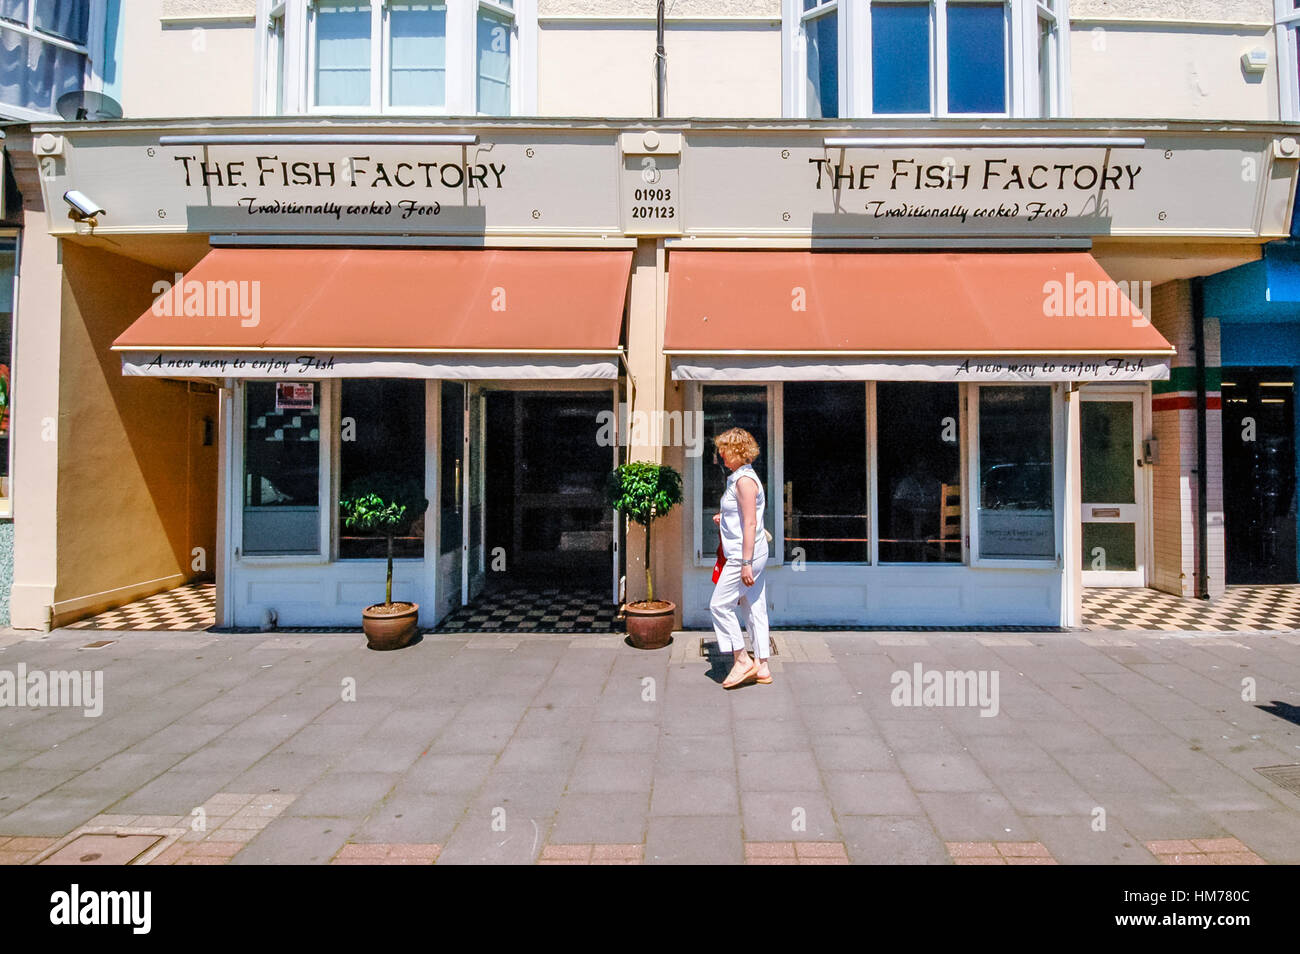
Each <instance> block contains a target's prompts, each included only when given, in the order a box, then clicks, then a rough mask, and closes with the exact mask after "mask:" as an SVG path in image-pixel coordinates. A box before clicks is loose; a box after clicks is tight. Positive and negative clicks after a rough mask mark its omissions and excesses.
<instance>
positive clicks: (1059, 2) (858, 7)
mask: <svg viewBox="0 0 1300 954" xmlns="http://www.w3.org/2000/svg"><path fill="white" fill-rule="evenodd" d="M782 2H783V6H782V31H781V32H782V49H783V51H784V59H785V63H784V69H785V76H786V82H785V84H784V87H785V88H784V91H783V97H782V99H783V107H784V109H785V114H786V116H787V117H789V118H808V103H807V90H806V72H807V37H806V32H805V30H804V24H805V22H806V21H807V20H808V19H809V18H810V17H815V16H816V15H819V14H821V13H823V12H826V11H828V10H830V9H834V11H835V15H836V16H837V17H838V19H839V114H840V118H841V119H864V118H885V119H901V120H908V119H913V120H926V119H969V120H974V121H978V120H982V119H1001V118H1021V117H1029V118H1037V117H1039V116H1041V115H1042V105H1041V104H1040V102H1039V100H1040V96H1039V75H1040V74H1039V63H1038V24H1039V19H1040V15H1041V14H1042V13H1044V12H1046V13H1049V14H1050V15H1051V16H1052V17H1053V18H1054V21H1055V23H1056V31H1055V32H1056V36H1055V39H1054V43H1053V45H1054V50H1055V56H1054V63H1053V64H1051V74H1050V77H1051V83H1052V90H1053V98H1054V100H1055V102H1053V103H1051V104H1049V107H1050V108H1051V109H1053V110H1055V111H1054V112H1050V113H1048V115H1051V116H1065V115H1068V112H1069V96H1068V86H1069V84H1068V82H1067V77H1068V75H1069V53H1068V51H1069V23H1070V20H1069V8H1068V0H831V2H823V3H822V4H821V5H819V6H818V7H816V8H814V9H813V10H809V11H804V10H803V2H802V0H782ZM917 2H925V3H928V5H929V10H930V110H929V111H928V112H923V113H877V112H875V111H874V108H873V102H872V95H873V88H872V62H871V10H872V6H873V4H880V5H882V6H883V5H891V4H899V3H917ZM991 2H1001V3H1002V5H1003V10H1004V21H1003V22H1004V29H1005V35H1006V44H1007V45H1006V52H1007V60H1006V63H1007V69H1006V89H1005V96H1006V109H1005V110H1004V111H1003V112H1000V113H968V112H953V111H951V110H950V109H949V108H948V68H947V66H948V49H947V48H948V44H947V10H948V7H949V6H950V5H952V6H958V5H961V4H964V3H991ZM1277 2H1283V0H1277Z"/></svg>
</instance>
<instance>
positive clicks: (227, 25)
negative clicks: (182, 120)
mask: <svg viewBox="0 0 1300 954" xmlns="http://www.w3.org/2000/svg"><path fill="white" fill-rule="evenodd" d="M253 6H254V4H252V3H248V2H244V0H239V2H235V0H230V2H223V0H188V2H182V0H127V2H125V3H123V7H124V9H125V18H124V19H125V29H124V40H123V60H122V100H123V102H122V108H123V112H124V113H125V114H126V116H127V117H128V118H131V119H136V118H141V119H144V118H156V117H166V116H250V115H253V114H254V113H255V112H256V108H255V98H254V86H255V75H256V69H255V66H256V60H255V54H254V47H255V44H254V42H253V38H254V29H253V26H254V24H253V19H252V16H253V10H252V7H253ZM164 16H166V17H167V19H164ZM214 16H223V17H228V19H211V18H212V17H214Z"/></svg>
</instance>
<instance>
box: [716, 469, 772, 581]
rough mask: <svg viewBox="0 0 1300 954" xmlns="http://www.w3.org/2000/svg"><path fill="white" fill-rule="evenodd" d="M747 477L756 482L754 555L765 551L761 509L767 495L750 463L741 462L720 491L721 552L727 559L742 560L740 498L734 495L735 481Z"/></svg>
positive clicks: (756, 555) (765, 544)
mask: <svg viewBox="0 0 1300 954" xmlns="http://www.w3.org/2000/svg"><path fill="white" fill-rule="evenodd" d="M741 477H749V478H750V479H752V480H753V481H754V483H756V484H758V499H757V500H756V501H755V507H754V520H755V524H756V526H755V528H754V557H755V558H756V559H757V558H758V557H759V556H761V555H762V554H763V553H765V552H767V537H766V536H765V535H764V533H763V510H764V508H765V506H766V504H767V497H766V495H765V494H764V493H763V482H762V481H761V480H759V479H758V474H757V473H755V472H754V468H753V466H752V465H750V464H742V465H741V466H739V467H737V468H736V469H735V470H733V471H732V472H731V474H730V476H728V477H727V488H726V489H725V490H724V491H723V492H722V553H723V555H724V556H726V558H727V559H728V560H743V559H744V552H745V551H744V547H745V538H744V535H743V532H744V531H743V528H742V527H741V523H740V499H739V497H737V496H736V481H737V480H739V479H740V478H741Z"/></svg>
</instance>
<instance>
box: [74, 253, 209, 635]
mask: <svg viewBox="0 0 1300 954" xmlns="http://www.w3.org/2000/svg"><path fill="white" fill-rule="evenodd" d="M63 275H64V282H63V304H62V333H61V340H60V359H61V374H60V385H59V420H58V429H59V446H60V448H61V451H62V452H61V453H60V454H59V466H58V501H57V513H58V518H57V524H56V525H57V528H58V529H57V533H58V540H57V554H58V571H57V580H56V585H55V612H56V625H57V624H58V623H59V622H63V621H66V620H67V619H69V618H76V617H80V616H84V615H87V614H88V613H91V612H95V611H98V610H100V609H103V608H105V607H106V606H108V605H116V604H119V603H122V602H125V601H126V600H128V599H131V598H136V597H139V596H141V595H144V593H145V592H146V591H147V592H156V591H158V590H160V589H165V588H167V587H169V586H171V585H175V584H176V583H179V582H181V581H182V580H185V579H190V578H193V577H195V576H197V575H200V574H196V573H194V572H193V571H192V569H191V563H192V556H191V551H192V549H193V548H194V547H196V546H197V547H204V548H205V549H206V553H207V568H208V573H207V574H205V575H207V576H210V575H211V570H212V565H213V564H212V556H211V555H212V553H213V551H214V548H215V544H216V478H217V466H218V464H217V447H216V442H215V440H214V442H213V445H212V446H210V447H204V446H202V440H203V417H204V416H205V415H210V416H211V417H212V418H213V420H214V421H215V419H216V415H217V405H216V397H215V395H212V394H203V393H191V392H190V391H189V389H188V388H187V386H186V385H185V384H184V383H177V382H169V381H153V380H146V379H143V378H129V377H124V376H123V375H122V369H121V361H120V359H119V357H118V356H117V355H116V354H114V353H113V352H112V351H111V350H110V348H111V346H112V343H113V339H114V338H115V337H117V335H118V334H120V333H121V332H122V331H123V330H124V329H125V328H126V327H127V325H129V324H130V323H131V322H132V321H133V320H134V319H135V318H137V317H138V316H139V315H140V314H142V313H143V312H144V311H145V310H146V309H147V308H148V307H149V305H150V303H151V301H152V300H153V284H154V282H156V281H158V280H159V279H170V278H171V277H172V276H171V275H169V274H167V273H165V272H162V271H159V270H157V269H155V268H152V267H151V266H148V265H144V264H141V263H139V262H135V261H132V260H130V259H126V258H123V257H121V256H119V255H114V254H111V253H108V252H104V251H100V250H98V249H90V248H86V247H83V246H80V245H76V244H74V243H70V242H69V243H65V244H64V259H63ZM214 434H215V431H214Z"/></svg>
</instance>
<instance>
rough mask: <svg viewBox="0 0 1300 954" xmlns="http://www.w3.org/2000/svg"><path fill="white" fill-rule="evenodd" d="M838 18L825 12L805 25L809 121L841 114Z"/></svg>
mask: <svg viewBox="0 0 1300 954" xmlns="http://www.w3.org/2000/svg"><path fill="white" fill-rule="evenodd" d="M838 21H839V17H837V16H836V14H835V13H834V12H831V13H824V14H822V15H821V16H819V17H817V18H815V19H812V20H809V21H808V22H807V23H806V24H804V31H805V33H806V35H807V38H808V118H809V119H830V118H834V117H836V116H839V114H840V65H839V64H840V59H839V57H840V53H839V50H840V38H839V25H838Z"/></svg>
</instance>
